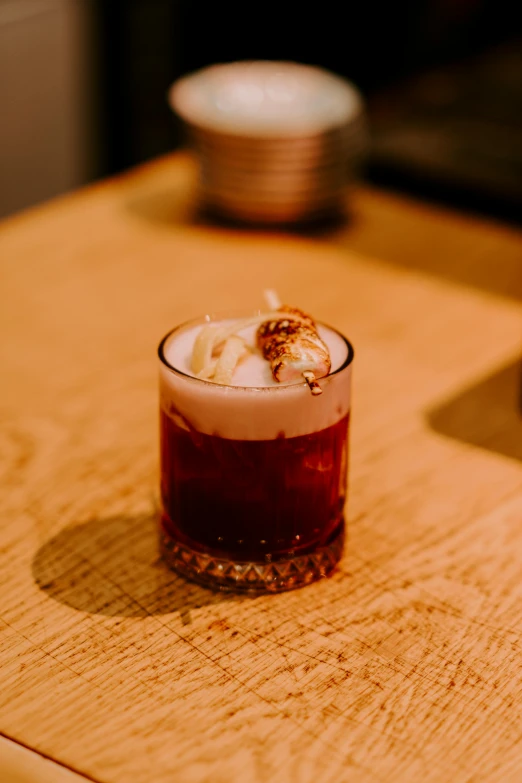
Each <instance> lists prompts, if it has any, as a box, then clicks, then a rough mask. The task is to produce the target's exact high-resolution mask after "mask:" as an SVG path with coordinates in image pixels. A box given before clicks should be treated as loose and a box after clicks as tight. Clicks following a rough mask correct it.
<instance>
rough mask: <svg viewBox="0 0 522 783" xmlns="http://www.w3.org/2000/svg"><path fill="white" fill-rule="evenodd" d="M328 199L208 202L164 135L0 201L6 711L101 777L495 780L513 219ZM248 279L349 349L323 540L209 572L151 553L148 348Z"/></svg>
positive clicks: (519, 761)
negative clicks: (322, 569)
mask: <svg viewBox="0 0 522 783" xmlns="http://www.w3.org/2000/svg"><path fill="white" fill-rule="evenodd" d="M347 207H348V211H349V219H348V220H347V222H346V223H343V224H337V225H330V226H326V225H323V226H321V227H315V228H314V229H309V230H308V231H306V232H304V231H302V232H297V231H296V232H284V231H278V232H268V231H265V232H264V231H260V230H253V229H246V228H236V229H234V228H232V227H227V226H223V225H213V224H212V223H211V222H210V221H209V220H207V219H206V218H204V217H203V216H201V215H200V214H198V212H197V210H196V206H195V201H194V166H193V163H192V161H191V160H190V158H188V157H185V156H184V155H179V156H173V157H171V158H168V159H165V160H162V161H158V162H157V163H154V164H152V165H149V166H147V167H144V168H142V169H139V170H137V171H135V172H133V173H131V174H129V175H127V176H125V177H122V178H119V179H116V180H113V181H109V182H106V183H103V184H101V185H99V186H96V187H93V188H91V189H88V190H86V191H82V192H80V193H78V194H75V195H72V196H70V197H68V198H65V199H61V200H58V201H55V202H52V203H50V204H48V205H46V206H44V207H42V208H40V209H36V210H33V211H31V212H28V213H25V214H22V215H20V216H18V217H15V218H13V219H11V220H9V221H6V222H4V223H3V225H2V226H1V230H0V256H1V292H2V304H1V309H0V323H1V329H2V331H1V334H2V340H1V345H0V351H1V354H0V362H1V367H2V370H3V373H2V374H3V379H2V385H1V414H2V425H3V426H2V432H1V437H0V452H1V465H0V471H1V481H2V486H3V489H4V491H3V501H4V502H3V514H2V523H1V527H0V556H1V564H0V583H1V595H2V601H1V609H0V625H1V626H2V630H1V634H0V732H1V733H3V734H4V735H5V736H7V737H9V738H12V739H13V740H16V741H17V742H20V743H22V744H24V745H25V746H28V747H30V748H34V749H36V750H37V751H38V752H40V753H42V754H44V755H45V756H47V757H49V758H52V759H55V760H56V761H57V762H59V763H60V764H63V765H65V766H67V767H68V768H70V769H71V770H75V771H77V772H78V773H81V774H83V775H85V776H87V777H88V778H90V779H92V780H95V781H100V783H101V782H103V783H128V782H129V781H133V783H145V782H147V783H149V782H152V781H153V782H154V783H167V781H168V782H169V783H172V782H177V781H182V782H183V783H203V781H212V782H213V783H225V782H226V783H229V781H244V780H247V781H256V782H257V781H259V783H264V781H267V782H268V781H285V782H286V781H288V782H290V783H293V782H294V781H298V782H299V783H301V781H302V782H303V783H312V782H313V783H348V781H350V783H357V782H358V781H365V782H366V781H368V783H373V782H374V781H381V782H383V781H386V783H410V782H411V783H416V782H417V781H422V782H423V783H435V782H437V783H438V782H439V781H440V782H441V783H442V782H443V781H444V783H447V782H448V781H452V783H486V782H488V783H489V782H490V781H491V783H493V782H494V783H496V781H503V782H504V783H511V782H512V783H515V782H516V781H520V780H522V720H521V718H522V701H521V700H522V628H521V621H522V580H521V573H522V446H521V444H522V432H521V420H520V414H519V407H518V405H519V385H520V384H519V382H520V377H521V373H520V370H521V369H522V368H521V353H522V352H521V339H520V338H521V326H522V316H521V311H520V298H521V297H522V285H521V280H522V243H521V238H520V234H518V233H517V232H516V231H515V230H513V229H509V228H506V227H503V226H501V225H496V224H494V223H487V222H485V221H479V220H474V219H472V218H470V217H463V216H457V215H455V214H452V213H451V212H447V211H445V210H443V209H436V208H435V207H433V206H429V205H421V204H418V203H415V202H414V201H411V200H407V199H405V198H399V197H398V196H392V195H389V194H386V193H384V192H379V191H376V190H371V189H364V188H360V189H356V190H355V191H354V192H352V193H351V194H349V195H348V196H347ZM268 286H269V287H273V288H276V289H277V290H278V291H279V292H280V294H281V296H282V297H283V298H284V299H286V300H288V301H290V302H293V303H295V304H296V305H299V306H300V307H303V308H304V309H306V310H309V311H310V312H312V313H313V314H314V315H315V316H316V317H317V318H319V319H321V320H324V321H326V322H328V323H331V324H332V325H333V326H335V327H337V328H338V329H340V330H341V331H343V332H344V333H345V334H346V335H347V336H349V338H350V339H351V340H352V341H353V343H354V345H355V349H356V359H355V365H354V387H355V388H354V409H353V430H352V437H351V465H350V500H349V506H348V520H349V536H348V544H347V549H346V555H345V557H344V559H343V561H342V563H341V565H340V567H339V569H338V570H337V572H336V573H335V575H334V576H333V577H332V578H331V579H327V580H324V581H322V582H320V583H317V584H315V585H313V586H310V587H308V588H305V589H302V590H300V591H295V592H291V593H286V594H281V595H270V596H267V597H258V598H248V597H236V596H233V595H228V594H216V593H212V592H208V591H206V590H204V589H202V588H200V587H197V586H195V585H192V584H189V583H186V582H184V581H183V580H181V579H180V578H178V577H176V576H175V575H173V574H172V573H170V572H169V571H168V570H167V569H166V568H165V567H164V566H163V565H162V563H161V562H160V560H159V558H158V554H157V546H156V537H155V517H156V497H157V482H158V475H157V473H158V460H157V418H158V416H157V391H156V383H157V365H156V354H155V352H156V346H157V343H158V342H159V339H160V338H161V337H162V335H163V334H164V333H165V332H166V331H167V330H168V329H169V328H170V327H172V326H173V325H175V324H176V323H178V322H180V321H182V320H184V319H186V318H189V317H192V316H196V315H199V314H200V313H202V312H204V311H206V310H208V309H212V310H218V309H227V308H231V307H237V306H238V304H239V305H240V306H241V307H257V306H260V304H261V292H262V289H263V288H266V287H268ZM0 768H1V767H0Z"/></svg>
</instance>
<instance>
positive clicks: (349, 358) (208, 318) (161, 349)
mask: <svg viewBox="0 0 522 783" xmlns="http://www.w3.org/2000/svg"><path fill="white" fill-rule="evenodd" d="M248 312H249V313H251V314H252V315H262V312H263V311H262V310H254V311H248ZM244 315H245V311H244V310H242V311H239V312H238V311H226V312H217V313H214V312H213V313H207V314H206V315H203V316H200V317H199V318H190V319H189V320H187V321H183V322H182V323H180V324H178V325H177V326H175V327H174V328H173V329H170V331H168V332H167V334H166V335H165V336H164V337H163V338H162V340H161V342H160V344H159V345H158V357H159V360H160V362H161V363H162V364H163V366H164V367H166V368H167V370H168V371H169V372H171V373H173V374H174V375H177V376H179V377H180V378H183V379H186V380H188V381H192V382H195V383H200V384H201V383H202V384H204V385H205V386H210V387H213V388H216V387H217V388H219V389H229V390H232V391H233V392H235V391H240V392H268V393H273V392H279V393H282V392H284V391H288V390H289V389H299V388H302V387H306V388H308V385H307V383H306V381H302V382H296V383H285V384H283V385H278V386H235V385H232V384H226V383H216V382H215V381H211V380H207V379H205V378H198V377H197V376H195V375H190V374H189V373H186V372H183V370H180V369H178V368H177V367H174V366H173V365H172V364H170V363H169V362H168V361H167V357H166V356H165V346H166V344H167V342H168V340H169V339H170V337H172V335H173V334H175V333H176V332H180V331H181V330H183V329H187V328H188V327H189V326H197V324H199V323H205V322H206V323H211V322H212V321H213V320H217V319H218V318H221V319H222V320H226V319H227V318H235V317H240V316H243V317H244ZM316 323H317V324H319V325H320V326H324V327H326V328H327V329H330V331H332V332H335V334H337V335H338V336H339V337H340V338H341V339H342V340H343V342H344V343H345V345H346V347H347V349H348V353H347V355H346V359H345V360H344V362H343V363H342V364H341V365H340V367H338V368H337V369H336V370H334V371H333V372H329V373H328V375H323V376H322V377H321V378H318V379H317V380H318V381H321V380H326V379H327V378H332V377H333V376H334V375H339V374H340V373H341V372H343V371H344V370H346V369H347V367H349V366H350V365H351V364H352V362H353V359H354V356H355V350H354V347H353V345H352V344H351V342H350V341H349V340H348V339H347V338H346V337H345V336H344V334H342V332H340V331H339V330H338V329H335V328H334V327H333V326H329V325H328V324H325V323H323V322H322V321H317V322H316Z"/></svg>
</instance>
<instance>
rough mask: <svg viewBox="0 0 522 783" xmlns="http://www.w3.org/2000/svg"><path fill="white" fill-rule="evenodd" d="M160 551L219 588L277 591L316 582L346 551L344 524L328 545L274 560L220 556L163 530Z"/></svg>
mask: <svg viewBox="0 0 522 783" xmlns="http://www.w3.org/2000/svg"><path fill="white" fill-rule="evenodd" d="M160 545H161V551H162V555H163V558H164V560H165V561H166V563H167V565H169V566H170V567H171V568H173V569H175V570H176V571H177V572H178V573H179V574H181V575H182V576H185V577H187V578H188V579H191V580H192V581H195V582H199V583H200V584H202V585H205V586H206V587H211V588H214V589H218V590H235V591H239V592H255V593H266V592H269V593H277V592H282V591H283V590H293V589H295V588H296V587H303V586H304V585H307V584H310V582H315V581H316V580H317V579H321V577H323V576H328V575H329V574H330V573H331V572H332V571H333V570H334V568H335V566H336V565H337V563H338V562H339V560H340V559H341V556H342V553H343V545H344V525H343V526H342V527H341V529H340V531H339V533H338V534H337V536H336V538H335V539H334V540H333V541H331V542H330V543H329V544H328V545H327V546H323V547H318V548H317V549H316V550H315V551H314V552H312V553H310V554H307V555H298V556H295V557H288V558H284V559H281V560H277V561H275V562H265V563H244V562H234V561H232V560H228V559H221V558H219V557H214V556H212V555H210V554H206V553H203V552H197V551H195V550H194V549H191V548H190V547H188V546H186V544H180V543H179V542H177V541H175V540H173V539H171V538H170V537H168V536H167V535H165V533H164V532H162V533H161V538H160Z"/></svg>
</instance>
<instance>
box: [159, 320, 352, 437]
mask: <svg viewBox="0 0 522 783" xmlns="http://www.w3.org/2000/svg"><path fill="white" fill-rule="evenodd" d="M229 322H230V323H231V322H232V321H220V322H219V323H220V324H225V323H229ZM202 327H203V323H201V322H200V323H198V324H196V325H188V326H187V327H185V328H182V329H180V330H176V331H175V332H174V333H173V334H172V335H171V336H170V337H169V338H168V339H167V340H166V343H165V345H164V350H163V355H164V357H165V360H166V362H167V363H168V365H170V368H173V369H169V368H168V367H166V366H165V364H163V363H162V364H161V370H160V392H161V405H162V408H163V410H164V411H165V412H166V413H168V414H169V415H170V416H171V417H172V418H174V419H175V420H176V421H177V423H178V424H180V425H181V426H186V427H187V428H189V429H190V428H193V429H196V430H198V431H199V432H204V433H206V434H209V435H220V436H221V437H223V438H230V439H233V440H272V439H274V438H277V437H282V436H283V435H284V436H285V437H287V438H290V437H295V436H297V435H306V434H308V433H310V432H316V431H318V430H322V429H325V428H326V427H329V426H332V425H333V424H335V423H336V422H337V421H339V419H341V418H343V417H344V416H346V415H347V413H348V412H349V410H350V380H351V365H348V366H347V367H345V368H344V369H343V370H342V371H340V372H338V373H336V370H338V369H339V368H340V367H342V366H343V364H344V363H345V362H346V360H347V358H348V346H347V344H346V342H345V340H344V339H343V338H342V337H341V335H339V334H338V333H337V332H335V331H334V330H333V329H329V328H328V327H326V326H323V325H318V331H319V334H320V335H321V337H322V339H323V340H324V342H325V343H326V345H327V346H328V349H329V351H330V357H331V360H332V369H331V373H330V375H328V376H327V377H326V378H323V379H322V380H321V387H322V389H323V394H321V395H318V396H313V395H312V394H311V393H310V390H309V388H308V386H307V385H306V383H305V382H304V381H303V382H297V383H295V382H294V383H289V384H280V383H277V381H275V380H274V379H273V377H272V373H271V370H270V365H269V363H268V362H267V361H266V360H265V359H264V358H263V356H262V355H261V354H260V353H259V352H258V351H257V350H254V351H253V353H252V354H251V355H250V356H248V358H247V359H245V360H244V361H243V362H242V363H241V364H240V365H239V367H238V368H237V369H236V371H235V373H234V378H233V385H232V386H221V385H219V384H216V383H212V382H208V381H202V380H200V379H198V378H195V377H194V376H193V373H192V370H191V366H190V364H191V361H190V360H191V355H192V348H193V345H194V341H195V339H196V337H197V334H198V333H199V331H200V329H201V328H202ZM256 328H257V327H255V326H254V327H248V328H247V329H244V330H242V331H241V332H240V333H239V334H240V335H241V336H242V337H244V338H245V339H246V340H247V342H248V343H249V344H250V345H251V346H252V347H254V346H255V332H256ZM176 371H177V372H176ZM180 373H183V374H180Z"/></svg>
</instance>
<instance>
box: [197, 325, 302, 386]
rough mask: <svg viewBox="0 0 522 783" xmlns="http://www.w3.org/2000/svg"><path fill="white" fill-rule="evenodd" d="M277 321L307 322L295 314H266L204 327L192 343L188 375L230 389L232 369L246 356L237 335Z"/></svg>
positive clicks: (245, 348)
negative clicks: (249, 328)
mask: <svg viewBox="0 0 522 783" xmlns="http://www.w3.org/2000/svg"><path fill="white" fill-rule="evenodd" d="M281 317H284V318H288V319H290V320H292V321H296V322H299V323H301V322H302V323H303V324H304V323H306V322H307V320H306V316H303V314H302V313H300V312H299V311H295V312H291V313H287V312H285V313H280V312H278V311H270V312H268V313H260V314H259V315H255V316H252V318H245V319H242V320H239V321H234V322H233V323H231V324H230V323H227V324H226V325H221V326H220V325H219V324H206V325H205V326H203V328H202V329H201V331H200V332H199V334H198V336H197V337H196V339H195V341H194V347H193V349H192V356H191V362H190V365H191V369H192V372H193V373H194V374H195V375H196V376H197V377H198V378H201V379H202V380H211V381H214V382H215V383H221V384H227V385H230V384H231V383H232V378H233V375H234V370H235V368H236V367H237V365H238V363H239V362H240V361H241V360H242V359H243V358H245V356H248V353H249V347H248V346H247V343H246V341H245V340H244V339H243V338H242V337H240V336H239V335H238V333H239V332H241V331H243V329H246V328H248V327H250V326H259V325H260V324H262V323H264V322H266V321H267V320H268V321H274V322H276V321H280V320H281ZM232 338H234V339H233V340H232ZM231 340H232V341H231ZM252 348H253V347H252ZM222 357H224V358H223V360H222Z"/></svg>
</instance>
